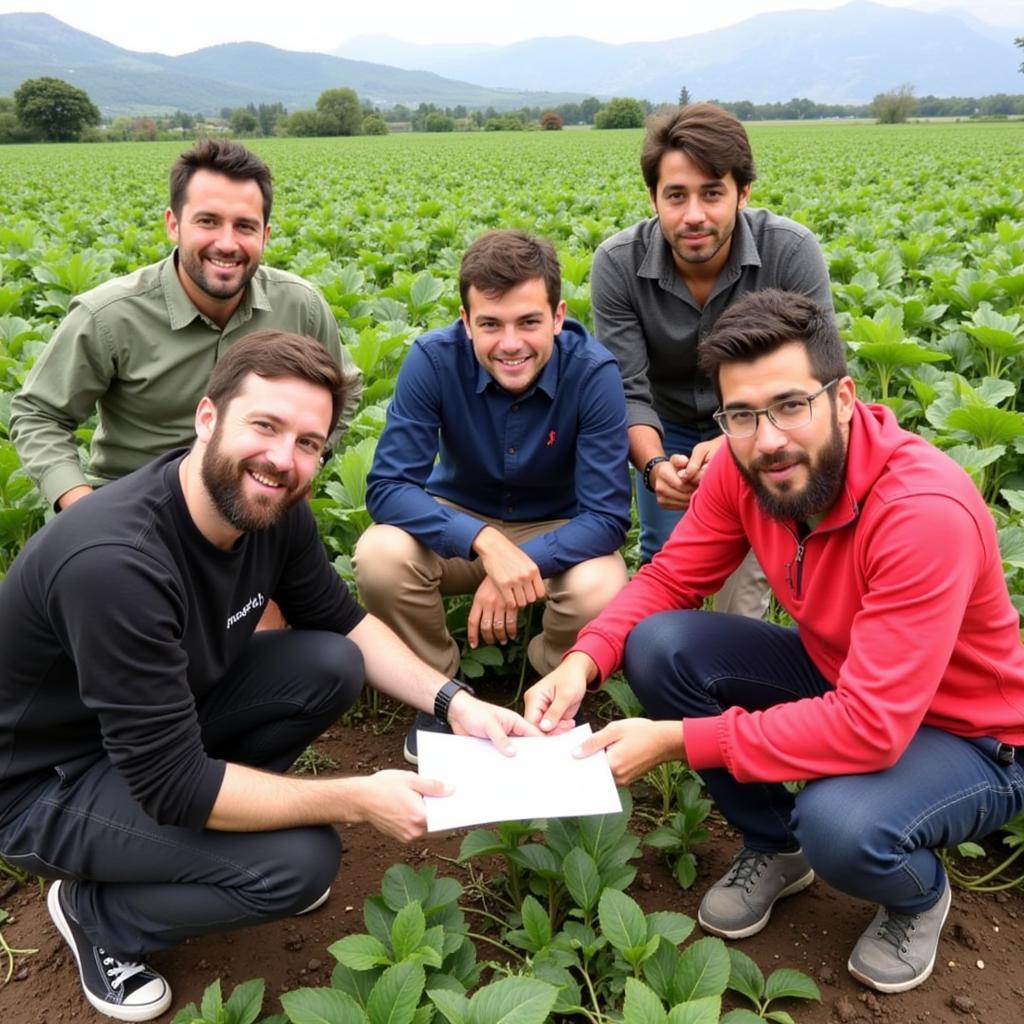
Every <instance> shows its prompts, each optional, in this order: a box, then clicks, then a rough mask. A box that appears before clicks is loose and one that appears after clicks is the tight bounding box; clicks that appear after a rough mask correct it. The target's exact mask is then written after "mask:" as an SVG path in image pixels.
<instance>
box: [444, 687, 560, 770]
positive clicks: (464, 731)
mask: <svg viewBox="0 0 1024 1024" xmlns="http://www.w3.org/2000/svg"><path fill="white" fill-rule="evenodd" d="M448 724H449V725H450V726H451V727H452V730H453V732H454V733H455V734H456V735H457V736H479V737H481V738H482V739H487V740H490V741H491V742H492V743H493V744H494V745H495V746H496V747H497V748H498V749H499V750H500V751H501V752H502V753H503V754H505V755H506V756H508V757H511V756H512V755H513V754H515V752H516V751H515V748H514V747H513V746H512V744H511V743H510V742H509V737H510V736H540V735H541V731H540V729H538V728H537V726H535V725H532V724H531V723H530V722H528V721H526V719H525V718H523V716H522V715H518V714H516V712H515V711H513V710H512V709H511V708H502V707H498V706H497V705H496V704H488V703H487V702H486V701H482V700H477V698H476V697H474V696H473V695H472V694H470V693H467V692H466V691H465V690H462V691H460V692H459V693H457V694H455V696H454V697H453V698H452V702H451V704H450V705H449V707H448Z"/></svg>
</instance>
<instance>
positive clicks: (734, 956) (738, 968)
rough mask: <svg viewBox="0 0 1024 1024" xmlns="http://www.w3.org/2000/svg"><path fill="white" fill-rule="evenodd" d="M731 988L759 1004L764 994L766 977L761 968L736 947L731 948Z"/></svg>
mask: <svg viewBox="0 0 1024 1024" xmlns="http://www.w3.org/2000/svg"><path fill="white" fill-rule="evenodd" d="M728 952H729V965H730V969H729V988H731V989H732V990H733V991H734V992H739V993H740V994H741V995H744V996H746V997H747V998H748V999H749V1000H750V1001H751V1002H752V1003H754V1004H758V1003H760V1001H761V998H762V993H763V992H764V975H763V974H762V973H761V968H760V967H758V966H757V964H756V963H754V961H753V960H751V959H750V957H749V956H747V954H746V953H744V952H742V951H741V950H739V949H736V948H735V947H734V946H730V947H729V950H728Z"/></svg>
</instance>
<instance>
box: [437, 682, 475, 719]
mask: <svg viewBox="0 0 1024 1024" xmlns="http://www.w3.org/2000/svg"><path fill="white" fill-rule="evenodd" d="M459 690H465V691H466V693H469V694H472V693H473V692H474V690H473V687H472V686H467V685H466V684H465V683H463V682H460V681H459V680H458V679H449V680H448V682H447V683H445V684H444V686H442V687H441V689H440V690H438V691H437V695H436V696H435V697H434V717H435V718H436V719H437V720H438V721H439V722H444V724H445V725H447V724H448V709H449V708H450V707H451V704H452V700H453V698H454V697H455V694H457V693H458V692H459Z"/></svg>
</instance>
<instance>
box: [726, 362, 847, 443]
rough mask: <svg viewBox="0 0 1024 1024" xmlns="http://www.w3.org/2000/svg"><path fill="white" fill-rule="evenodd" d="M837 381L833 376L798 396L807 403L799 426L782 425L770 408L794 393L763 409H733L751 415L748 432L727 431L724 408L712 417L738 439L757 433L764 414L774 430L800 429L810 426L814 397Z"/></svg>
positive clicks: (781, 403) (785, 400)
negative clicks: (805, 417)
mask: <svg viewBox="0 0 1024 1024" xmlns="http://www.w3.org/2000/svg"><path fill="white" fill-rule="evenodd" d="M838 383H839V378H838V377H833V378H832V380H830V381H829V382H828V383H827V384H824V385H822V386H821V387H820V388H818V390H817V391H815V392H813V393H812V394H810V395H801V396H800V398H801V400H802V401H804V402H806V403H807V422H806V423H801V424H800V425H799V426H796V427H784V426H783V425H782V424H781V423H779V422H778V420H776V419H775V416H774V415H773V413H772V410H773V409H774V408H775V407H776V406H778V405H784V404H785V403H786V402H792V401H794V400H795V399H796V398H797V396H796V395H793V396H792V397H791V398H781V399H779V401H777V402H772V404H771V405H766V406H765V407H764V408H763V409H735V410H733V411H734V412H745V413H749V414H752V415H753V417H754V429H753V430H751V431H750V433H749V434H732V433H730V432H729V430H728V428H727V427H726V425H725V424H726V420H727V418H728V416H729V412H728V410H726V409H719V410H718V411H717V412H715V413H712V419H713V420H714V421H715V422H716V423H717V424H718V427H719V429H720V430H721V431H722V433H723V434H725V436H726V437H732V438H735V439H736V440H738V441H742V440H746V438H748V437H754V436H755V435H756V434H757V428H758V427H759V426H760V424H761V417H762V416H764V417H765V418H766V419H767V420H768V422H769V423H770V424H771V425H772V426H773V427H775V429H776V430H782V431H785V432H786V433H789V431H791V430H802V429H803V428H804V427H807V426H810V424H811V421H812V420H813V419H814V400H815V399H816V398H821V396H822V395H823V394H825V392H826V391H828V389H829V388H830V387H832V385H833V384H838Z"/></svg>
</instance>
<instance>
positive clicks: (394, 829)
mask: <svg viewBox="0 0 1024 1024" xmlns="http://www.w3.org/2000/svg"><path fill="white" fill-rule="evenodd" d="M345 781H346V782H348V783H350V784H351V786H352V791H353V797H354V802H355V803H357V805H358V811H357V814H356V820H357V821H365V822H367V823H368V824H370V825H372V826H373V827H374V828H375V829H377V831H378V832H383V833H384V834H385V835H389V836H392V837H393V838H395V839H398V840H400V841H401V842H403V843H409V842H412V840H414V839H419V838H420V836H422V835H423V834H424V833H425V832H426V831H427V807H426V804H424V802H423V797H425V796H447V795H448V794H449V793H450V792H451V790H450V789H448V788H447V787H446V786H445V784H444V783H443V782H440V781H438V780H437V779H422V778H420V776H418V775H417V774H416V773H415V772H406V771H396V770H394V769H388V770H386V771H380V772H376V773H375V774H374V775H367V776H365V777H363V778H358V779H347V780H345Z"/></svg>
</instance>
